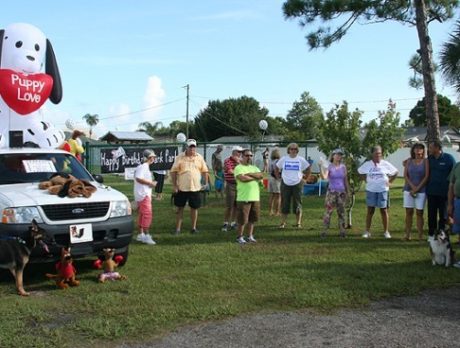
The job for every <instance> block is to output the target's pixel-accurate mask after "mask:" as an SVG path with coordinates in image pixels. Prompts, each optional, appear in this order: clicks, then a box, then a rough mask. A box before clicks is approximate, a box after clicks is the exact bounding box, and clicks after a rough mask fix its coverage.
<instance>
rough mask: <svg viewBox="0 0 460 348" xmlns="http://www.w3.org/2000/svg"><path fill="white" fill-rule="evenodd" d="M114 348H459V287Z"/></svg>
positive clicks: (250, 318)
mask: <svg viewBox="0 0 460 348" xmlns="http://www.w3.org/2000/svg"><path fill="white" fill-rule="evenodd" d="M118 347H119V348H157V347H158V348H160V347H168V348H169V347H175V348H178V347H187V348H193V347H197V348H198V347H200V348H203V347H226V348H227V347H277V348H278V347H283V348H291V347H292V348H297V347H460V285H459V286H456V287H453V288H449V289H443V290H430V291H425V292H423V293H421V294H420V295H417V296H411V297H395V298H390V299H386V300H383V301H378V302H373V303H371V304H370V305H369V306H368V307H366V308H364V309H345V310H340V311H338V312H336V313H334V314H333V315H320V314H315V313H312V312H309V311H302V312H287V313H279V312H278V313H268V314H255V315H247V316H241V317H236V318H232V319H229V320H225V321H220V322H210V323H204V324H200V325H196V326H187V327H182V328H179V329H177V330H176V331H174V332H171V333H169V334H167V335H166V336H164V337H161V338H158V339H155V340H152V341H149V342H144V343H142V344H137V345H127V344H122V345H120V346H118Z"/></svg>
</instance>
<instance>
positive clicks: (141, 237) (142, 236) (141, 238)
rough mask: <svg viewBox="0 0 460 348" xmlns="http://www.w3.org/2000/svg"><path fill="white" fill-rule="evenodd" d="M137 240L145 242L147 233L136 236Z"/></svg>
mask: <svg viewBox="0 0 460 348" xmlns="http://www.w3.org/2000/svg"><path fill="white" fill-rule="evenodd" d="M136 240H137V241H138V242H141V243H144V240H145V233H139V234H138V235H137V237H136Z"/></svg>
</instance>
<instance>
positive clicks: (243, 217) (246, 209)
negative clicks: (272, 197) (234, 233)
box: [236, 202, 260, 226]
mask: <svg viewBox="0 0 460 348" xmlns="http://www.w3.org/2000/svg"><path fill="white" fill-rule="evenodd" d="M236 208H237V215H236V222H237V223H238V225H240V226H242V225H246V224H247V223H248V222H250V223H254V222H257V221H259V217H260V202H237V203H236Z"/></svg>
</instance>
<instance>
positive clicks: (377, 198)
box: [366, 191, 390, 208]
mask: <svg viewBox="0 0 460 348" xmlns="http://www.w3.org/2000/svg"><path fill="white" fill-rule="evenodd" d="M389 203H390V201H389V198H388V191H383V192H370V191H366V205H367V206H368V207H374V208H388V207H389V206H390V204H389Z"/></svg>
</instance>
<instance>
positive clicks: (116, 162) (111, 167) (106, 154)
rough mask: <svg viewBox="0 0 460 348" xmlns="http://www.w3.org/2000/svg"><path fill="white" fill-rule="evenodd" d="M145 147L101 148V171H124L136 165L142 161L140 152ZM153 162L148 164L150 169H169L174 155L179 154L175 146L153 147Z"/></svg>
mask: <svg viewBox="0 0 460 348" xmlns="http://www.w3.org/2000/svg"><path fill="white" fill-rule="evenodd" d="M145 149H146V148H128V149H124V148H123V147H122V146H119V147H118V148H111V149H101V161H100V163H101V173H103V174H109V173H124V172H125V168H133V167H137V166H138V165H139V164H142V163H143V160H142V153H143V152H144V150H145ZM153 151H155V154H156V155H157V157H156V158H155V163H153V164H152V165H151V166H150V170H169V169H171V167H172V165H173V163H174V160H175V159H176V156H177V155H178V154H179V150H178V148H177V146H169V147H157V148H154V149H153Z"/></svg>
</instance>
